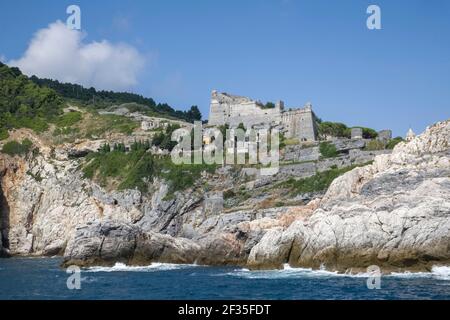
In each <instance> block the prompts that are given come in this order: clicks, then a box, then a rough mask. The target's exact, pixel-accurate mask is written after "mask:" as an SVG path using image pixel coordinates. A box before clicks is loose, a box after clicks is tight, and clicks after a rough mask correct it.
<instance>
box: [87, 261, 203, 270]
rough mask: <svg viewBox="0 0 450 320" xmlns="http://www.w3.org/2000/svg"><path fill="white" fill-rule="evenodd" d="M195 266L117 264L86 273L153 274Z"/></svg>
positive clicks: (92, 268) (193, 265)
mask: <svg viewBox="0 0 450 320" xmlns="http://www.w3.org/2000/svg"><path fill="white" fill-rule="evenodd" d="M195 266H197V265H195V264H174V263H152V264H151V265H148V266H127V265H126V264H124V263H120V262H117V263H116V264H115V265H114V266H112V267H90V268H86V269H85V270H84V271H85V272H152V271H167V270H177V269H184V268H192V267H195Z"/></svg>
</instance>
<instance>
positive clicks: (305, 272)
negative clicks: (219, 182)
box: [227, 264, 450, 280]
mask: <svg viewBox="0 0 450 320" xmlns="http://www.w3.org/2000/svg"><path fill="white" fill-rule="evenodd" d="M227 275H230V276H235V277H242V278H247V279H282V278H321V277H323V278H329V277H352V278H367V277H369V276H371V275H370V274H369V273H357V274H352V273H338V272H337V271H328V270H325V268H323V267H322V268H321V269H319V270H313V269H310V268H293V267H291V266H289V265H288V264H285V265H284V266H283V269H281V270H264V271H250V270H248V269H245V268H243V269H235V270H233V272H228V273H227ZM383 277H397V278H420V277H422V278H434V279H437V280H450V267H446V266H434V267H433V268H432V271H431V272H402V273H396V272H393V273H391V274H389V275H383Z"/></svg>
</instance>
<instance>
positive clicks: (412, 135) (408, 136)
mask: <svg viewBox="0 0 450 320" xmlns="http://www.w3.org/2000/svg"><path fill="white" fill-rule="evenodd" d="M415 137H416V134H415V133H414V131H413V130H412V129H411V128H409V130H408V132H407V133H406V137H405V140H406V141H411V140H412V139H414V138H415Z"/></svg>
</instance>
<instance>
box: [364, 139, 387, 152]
mask: <svg viewBox="0 0 450 320" xmlns="http://www.w3.org/2000/svg"><path fill="white" fill-rule="evenodd" d="M383 149H384V143H383V142H381V141H378V140H370V141H369V142H367V144H366V146H365V148H364V150H367V151H375V150H383Z"/></svg>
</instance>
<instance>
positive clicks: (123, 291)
mask: <svg viewBox="0 0 450 320" xmlns="http://www.w3.org/2000/svg"><path fill="white" fill-rule="evenodd" d="M60 263H61V259H60V258H11V259H0V299H8V300H9V299H450V268H449V267H440V268H435V269H434V270H433V272H432V273H414V274H398V275H389V276H382V277H381V289H372V290H369V289H368V288H367V275H364V274H362V275H357V276H347V275H338V274H335V273H332V272H327V271H312V270H308V269H293V268H286V269H285V270H278V271H248V270H245V269H242V268H233V267H203V266H195V265H172V264H153V265H151V266H147V267H127V266H125V265H121V264H116V266H114V267H112V268H104V267H94V268H89V269H82V270H81V274H80V276H81V289H79V290H69V289H68V288H67V279H68V277H69V276H70V274H67V273H66V270H64V269H61V268H60V267H59V265H60Z"/></svg>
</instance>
